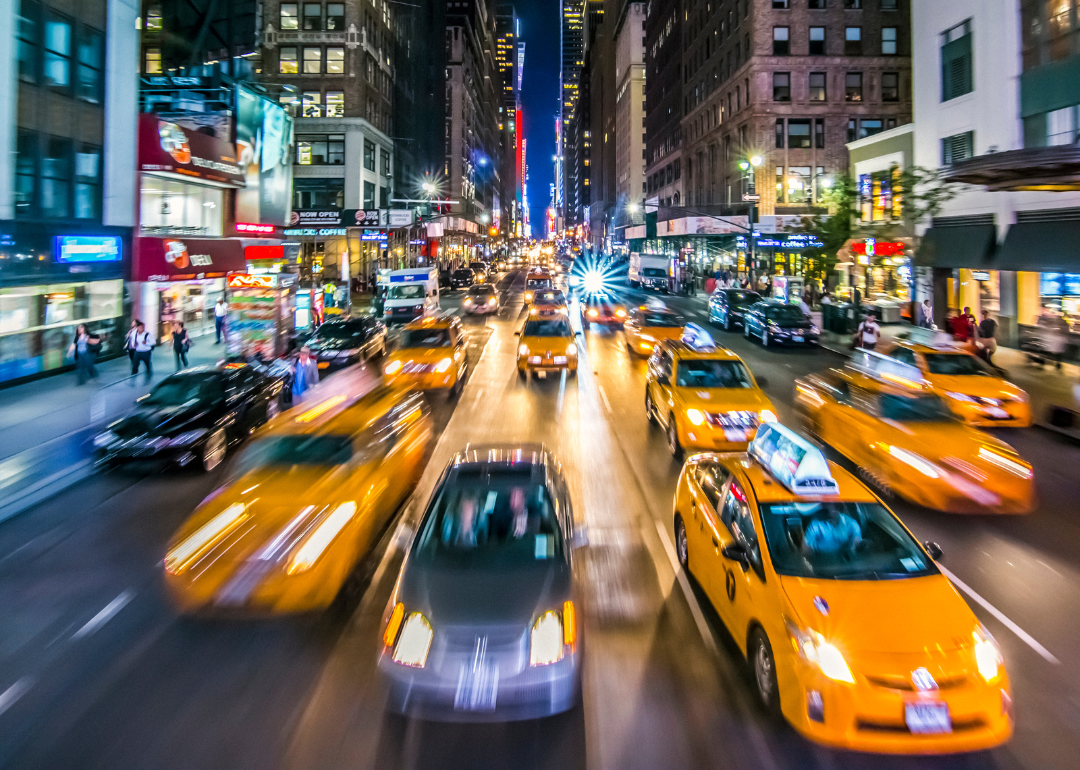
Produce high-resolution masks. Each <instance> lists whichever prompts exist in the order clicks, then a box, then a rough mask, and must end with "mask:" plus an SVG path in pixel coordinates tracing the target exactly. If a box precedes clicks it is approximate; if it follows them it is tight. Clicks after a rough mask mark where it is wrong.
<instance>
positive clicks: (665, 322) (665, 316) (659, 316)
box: [644, 313, 683, 329]
mask: <svg viewBox="0 0 1080 770" xmlns="http://www.w3.org/2000/svg"><path fill="white" fill-rule="evenodd" d="M644 321H645V325H646V326H663V327H666V328H670V329H674V328H677V327H680V326H682V325H683V320H682V319H681V318H679V316H677V315H675V314H674V313H646V314H645V317H644Z"/></svg>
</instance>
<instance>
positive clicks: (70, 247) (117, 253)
mask: <svg viewBox="0 0 1080 770" xmlns="http://www.w3.org/2000/svg"><path fill="white" fill-rule="evenodd" d="M123 251H124V247H123V243H122V241H121V240H120V238H119V237H118V236H114V235H105V236H93V235H58V236H56V244H55V247H54V252H53V255H54V257H55V259H56V261H57V262H60V263H63V264H71V263H75V262H119V261H120V260H121V259H123Z"/></svg>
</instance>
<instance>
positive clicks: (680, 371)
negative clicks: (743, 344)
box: [675, 360, 754, 388]
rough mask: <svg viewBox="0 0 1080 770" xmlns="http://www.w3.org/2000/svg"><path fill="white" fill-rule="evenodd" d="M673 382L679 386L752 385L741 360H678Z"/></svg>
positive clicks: (718, 386)
mask: <svg viewBox="0 0 1080 770" xmlns="http://www.w3.org/2000/svg"><path fill="white" fill-rule="evenodd" d="M675 384H676V385H677V386H678V387H680V388H752V387H754V384H753V382H751V380H750V373H749V372H748V371H746V367H745V366H744V365H743V363H742V362H741V361H709V360H705V361H680V362H679V365H678V368H677V369H676V370H675Z"/></svg>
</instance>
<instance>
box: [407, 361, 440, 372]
mask: <svg viewBox="0 0 1080 770" xmlns="http://www.w3.org/2000/svg"><path fill="white" fill-rule="evenodd" d="M435 366H436V364H411V363H410V364H405V365H404V366H403V367H401V373H402V374H428V373H429V372H433V371H435Z"/></svg>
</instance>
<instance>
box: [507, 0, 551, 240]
mask: <svg viewBox="0 0 1080 770" xmlns="http://www.w3.org/2000/svg"><path fill="white" fill-rule="evenodd" d="M514 7H515V8H516V9H517V12H518V16H519V17H520V19H521V36H522V38H523V39H524V40H525V77H524V79H523V81H522V89H521V91H522V95H521V100H522V102H523V107H522V109H523V111H524V113H525V139H526V140H527V142H528V157H527V161H528V164H529V209H530V211H529V217H530V221H531V222H532V228H533V236H534V237H536V238H543V237H544V235H545V232H544V230H545V228H546V225H545V222H544V218H545V217H546V215H547V214H546V211H547V205H548V200H549V198H550V196H551V193H550V186H551V182H552V181H553V179H552V177H553V176H554V174H555V164H554V162H553V161H552V159H551V158H552V156H553V155H554V154H555V114H556V111H557V110H558V109H559V65H560V56H559V20H560V15H559V7H560V4H559V0H516V2H515V3H514Z"/></svg>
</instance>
